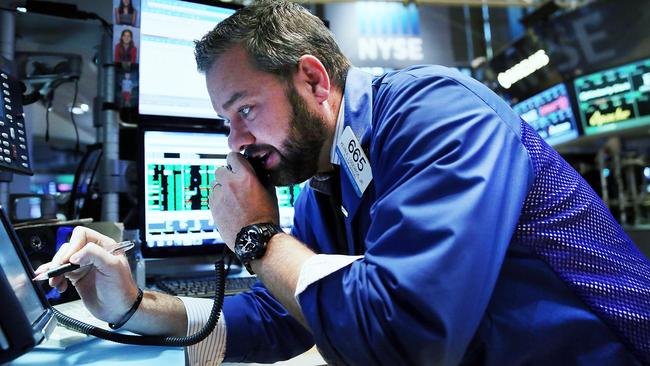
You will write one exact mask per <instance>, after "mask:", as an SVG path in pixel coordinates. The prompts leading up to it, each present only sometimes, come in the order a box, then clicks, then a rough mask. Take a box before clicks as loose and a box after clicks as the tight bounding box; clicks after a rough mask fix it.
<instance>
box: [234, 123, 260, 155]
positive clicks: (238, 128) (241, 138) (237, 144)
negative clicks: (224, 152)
mask: <svg viewBox="0 0 650 366" xmlns="http://www.w3.org/2000/svg"><path fill="white" fill-rule="evenodd" d="M253 143H255V136H253V135H252V134H251V133H250V131H249V130H248V128H246V126H244V125H243V124H241V123H237V122H231V124H230V134H228V146H229V147H230V150H232V151H243V150H244V148H246V146H248V145H251V144H253Z"/></svg>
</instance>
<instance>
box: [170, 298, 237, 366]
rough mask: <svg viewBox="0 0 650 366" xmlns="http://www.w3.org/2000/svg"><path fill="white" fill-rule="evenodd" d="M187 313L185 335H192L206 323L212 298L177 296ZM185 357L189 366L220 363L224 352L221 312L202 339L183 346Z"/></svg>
mask: <svg viewBox="0 0 650 366" xmlns="http://www.w3.org/2000/svg"><path fill="white" fill-rule="evenodd" d="M179 298H180V299H181V301H183V305H185V312H186V313H187V335H192V334H194V333H196V332H198V331H199V330H201V328H203V326H204V325H205V323H207V321H208V318H209V317H210V311H211V310H212V304H213V302H214V301H213V300H212V299H197V298H193V297H179ZM185 352H186V359H187V362H188V365H190V366H213V365H218V364H220V363H221V362H222V361H223V359H224V357H225V354H226V318H224V316H223V312H221V314H220V315H219V322H218V323H217V326H216V327H215V328H214V331H213V332H212V333H210V335H209V336H208V337H207V338H206V339H204V340H203V341H201V342H199V343H197V344H195V345H193V346H189V347H185Z"/></svg>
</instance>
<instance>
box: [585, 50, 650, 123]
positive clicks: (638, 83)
mask: <svg viewBox="0 0 650 366" xmlns="http://www.w3.org/2000/svg"><path fill="white" fill-rule="evenodd" d="M573 86H574V88H575V92H576V99H577V102H578V111H579V113H578V114H579V118H580V122H581V123H582V127H583V129H584V131H585V135H598V134H605V133H610V132H614V131H621V130H626V129H632V128H636V127H642V126H650V59H645V60H642V61H637V62H633V63H630V64H626V65H623V66H619V67H615V68H611V69H607V70H603V71H599V72H594V73H591V74H588V75H584V76H581V77H578V78H576V79H575V80H574V82H573Z"/></svg>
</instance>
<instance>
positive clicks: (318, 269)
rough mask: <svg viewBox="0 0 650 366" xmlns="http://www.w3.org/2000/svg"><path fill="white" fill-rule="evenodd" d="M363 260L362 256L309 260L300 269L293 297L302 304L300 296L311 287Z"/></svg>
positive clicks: (325, 256)
mask: <svg viewBox="0 0 650 366" xmlns="http://www.w3.org/2000/svg"><path fill="white" fill-rule="evenodd" d="M361 258H363V256H362V255H357V256H353V255H340V254H317V255H315V256H313V257H311V258H309V259H307V261H306V262H305V263H304V264H303V265H302V268H301V269H300V276H299V277H298V284H297V285H296V292H295V294H294V295H293V296H294V297H295V299H296V302H297V303H298V304H300V302H299V301H298V295H300V294H301V293H303V291H305V290H306V289H307V287H309V285H311V284H312V283H314V282H316V281H318V280H320V279H322V278H324V277H327V276H328V275H330V274H332V273H334V272H336V271H338V270H339V269H341V268H343V267H347V266H349V265H350V264H352V262H354V261H356V260H359V259H361Z"/></svg>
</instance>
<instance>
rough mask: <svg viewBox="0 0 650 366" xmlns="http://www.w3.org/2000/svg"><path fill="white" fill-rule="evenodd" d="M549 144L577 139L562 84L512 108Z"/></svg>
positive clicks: (575, 128)
mask: <svg viewBox="0 0 650 366" xmlns="http://www.w3.org/2000/svg"><path fill="white" fill-rule="evenodd" d="M512 109H514V110H515V112H517V114H519V115H520V116H521V118H522V119H523V120H524V121H526V122H528V124H530V125H531V126H532V127H533V128H534V129H535V131H537V133H538V134H539V135H540V136H541V137H542V138H543V139H544V140H545V141H546V142H547V143H548V144H549V145H557V144H562V143H565V142H568V141H571V140H573V139H575V138H577V137H578V126H577V123H576V119H575V116H574V114H573V110H572V108H571V100H570V98H569V94H568V92H567V87H566V85H565V84H564V83H560V84H557V85H555V86H553V87H550V88H548V89H546V90H543V91H541V92H539V93H537V94H535V95H534V96H532V97H530V98H528V99H526V100H524V101H522V102H519V103H517V104H515V105H513V106H512Z"/></svg>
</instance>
